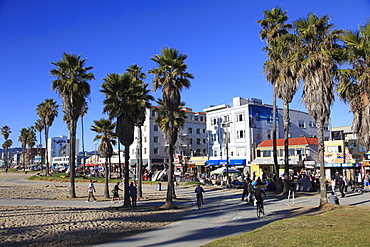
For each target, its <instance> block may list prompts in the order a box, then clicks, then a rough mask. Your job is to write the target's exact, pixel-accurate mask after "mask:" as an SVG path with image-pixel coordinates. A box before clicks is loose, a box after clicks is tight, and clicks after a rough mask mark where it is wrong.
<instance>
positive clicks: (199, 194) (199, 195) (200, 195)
mask: <svg viewBox="0 0 370 247" xmlns="http://www.w3.org/2000/svg"><path fill="white" fill-rule="evenodd" d="M195 193H197V200H198V198H199V199H200V200H201V202H202V203H203V193H204V189H203V187H202V186H200V184H198V186H197V187H196V188H195Z"/></svg>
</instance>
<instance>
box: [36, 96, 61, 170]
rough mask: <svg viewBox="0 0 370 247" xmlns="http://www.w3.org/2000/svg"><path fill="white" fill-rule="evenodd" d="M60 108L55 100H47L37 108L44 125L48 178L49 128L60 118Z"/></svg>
mask: <svg viewBox="0 0 370 247" xmlns="http://www.w3.org/2000/svg"><path fill="white" fill-rule="evenodd" d="M58 107H59V105H57V102H56V101H54V100H53V99H46V100H45V101H44V102H41V103H40V104H38V105H37V108H36V111H37V115H38V116H39V118H40V119H41V121H42V125H43V127H44V134H45V160H46V176H49V157H48V138H49V128H50V126H51V125H52V124H53V122H54V119H55V118H56V117H57V116H58ZM40 134H41V132H40ZM40 143H41V138H40Z"/></svg>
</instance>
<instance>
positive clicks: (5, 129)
mask: <svg viewBox="0 0 370 247" xmlns="http://www.w3.org/2000/svg"><path fill="white" fill-rule="evenodd" d="M0 131H1V134H2V135H3V136H4V139H5V142H4V144H3V148H4V149H5V159H4V160H5V171H6V172H8V160H7V159H8V158H9V157H8V149H9V148H10V147H11V146H12V144H13V142H12V141H11V140H10V142H8V138H9V135H10V133H12V131H11V130H10V127H9V126H7V125H4V126H3V127H1V130H0ZM9 144H10V146H9Z"/></svg>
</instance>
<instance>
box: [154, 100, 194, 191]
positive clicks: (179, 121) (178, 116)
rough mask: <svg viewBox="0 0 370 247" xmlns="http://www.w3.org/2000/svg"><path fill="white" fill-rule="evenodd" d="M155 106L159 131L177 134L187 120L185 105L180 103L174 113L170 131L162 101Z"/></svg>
mask: <svg viewBox="0 0 370 247" xmlns="http://www.w3.org/2000/svg"><path fill="white" fill-rule="evenodd" d="M157 104H158V105H159V108H156V109H155V110H154V111H155V112H156V113H157V115H156V117H155V119H154V122H155V123H156V124H158V126H159V128H160V129H161V131H162V132H163V133H164V135H165V136H166V135H170V133H169V132H170V131H175V132H176V133H178V132H179V131H180V130H181V128H182V127H183V126H184V123H185V119H187V118H188V116H187V115H186V113H185V112H184V111H182V109H183V108H184V106H185V103H184V102H181V103H180V105H179V108H178V109H177V111H175V112H174V116H175V119H174V125H173V126H174V127H173V129H172V130H171V129H170V127H169V121H168V119H169V118H168V112H169V111H168V110H167V109H166V106H165V104H164V103H163V100H161V99H158V100H157ZM170 178H171V177H168V181H170V180H172V181H173V179H170ZM172 197H173V198H176V194H175V187H172Z"/></svg>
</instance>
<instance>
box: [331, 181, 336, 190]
mask: <svg viewBox="0 0 370 247" xmlns="http://www.w3.org/2000/svg"><path fill="white" fill-rule="evenodd" d="M335 186H336V181H335V179H334V178H332V179H331V190H332V191H334V192H335Z"/></svg>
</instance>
